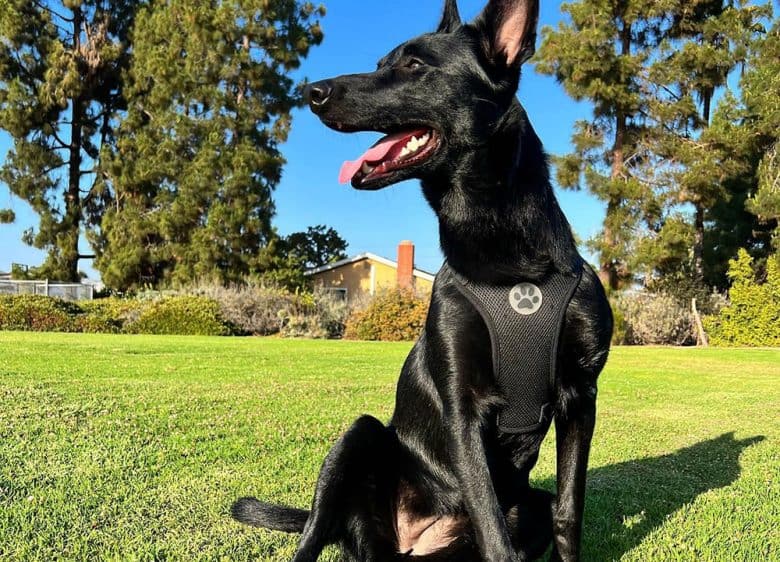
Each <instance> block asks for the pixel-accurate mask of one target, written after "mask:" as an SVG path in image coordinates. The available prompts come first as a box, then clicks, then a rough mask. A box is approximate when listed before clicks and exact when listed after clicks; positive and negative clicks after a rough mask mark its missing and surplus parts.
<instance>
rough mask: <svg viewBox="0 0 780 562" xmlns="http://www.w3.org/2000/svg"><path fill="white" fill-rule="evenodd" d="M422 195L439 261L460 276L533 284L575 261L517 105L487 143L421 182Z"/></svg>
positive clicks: (541, 157) (542, 161)
mask: <svg viewBox="0 0 780 562" xmlns="http://www.w3.org/2000/svg"><path fill="white" fill-rule="evenodd" d="M423 192H424V194H425V196H426V198H427V199H428V202H429V203H430V204H431V206H432V207H433V209H434V211H435V212H436V214H437V216H438V218H439V235H440V240H441V246H442V250H443V251H444V255H445V257H446V258H447V262H448V263H449V265H450V266H451V267H453V268H454V269H455V270H456V271H458V272H459V273H461V274H462V275H465V276H466V277H469V278H472V279H478V280H484V281H494V282H502V281H507V280H514V279H518V278H520V277H524V278H527V279H538V278H540V277H543V276H544V275H545V274H546V273H548V272H550V271H559V272H561V273H564V274H565V273H571V271H572V270H573V269H574V268H575V267H577V264H578V263H579V260H580V258H579V255H578V253H577V249H576V245H575V242H574V237H573V235H572V232H571V228H570V226H569V223H568V222H567V220H566V218H565V217H564V215H563V212H562V211H561V209H560V207H559V205H558V201H557V200H556V198H555V194H554V193H553V190H552V187H551V185H550V178H549V167H548V163H547V158H546V155H545V154H544V150H543V149H542V144H541V141H540V140H539V138H538V137H537V135H536V132H535V131H534V130H533V128H532V127H531V125H530V124H529V123H528V120H527V119H526V118H525V114H524V112H523V109H522V107H521V106H520V104H519V102H517V101H514V102H513V104H512V107H511V108H510V110H509V111H508V112H507V114H506V115H505V117H504V119H503V120H502V123H501V124H500V125H499V126H498V127H497V131H496V133H495V134H494V135H493V137H492V138H491V140H490V142H489V143H488V144H487V145H485V146H483V147H480V148H478V149H476V150H474V151H472V152H470V153H466V154H464V155H463V156H461V158H460V160H459V162H457V163H456V165H455V166H453V170H452V171H451V172H448V173H447V177H439V178H429V179H426V180H424V181H423Z"/></svg>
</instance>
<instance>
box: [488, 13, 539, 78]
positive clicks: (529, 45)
mask: <svg viewBox="0 0 780 562" xmlns="http://www.w3.org/2000/svg"><path fill="white" fill-rule="evenodd" d="M538 22H539V0H490V1H489V2H488V5H487V6H486V7H485V9H484V10H483V11H482V13H481V14H480V15H479V17H478V18H477V19H476V21H475V22H474V25H475V26H476V27H477V29H479V30H480V32H481V34H482V37H483V39H482V40H483V47H484V49H485V54H486V55H487V57H488V60H490V61H491V62H492V63H493V64H495V65H497V66H503V67H505V68H515V69H519V68H520V66H521V65H522V64H523V63H524V62H525V61H527V60H528V59H529V58H531V56H533V54H534V50H535V48H536V27H537V24H538Z"/></svg>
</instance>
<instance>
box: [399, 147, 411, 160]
mask: <svg viewBox="0 0 780 562" xmlns="http://www.w3.org/2000/svg"><path fill="white" fill-rule="evenodd" d="M409 154H411V152H410V151H409V149H408V148H406V147H404V149H403V150H402V151H401V158H403V157H404V156H409Z"/></svg>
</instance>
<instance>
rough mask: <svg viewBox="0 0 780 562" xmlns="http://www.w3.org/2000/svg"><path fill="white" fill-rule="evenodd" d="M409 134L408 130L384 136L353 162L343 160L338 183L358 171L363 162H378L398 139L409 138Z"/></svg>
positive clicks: (346, 180) (344, 181) (348, 179)
mask: <svg viewBox="0 0 780 562" xmlns="http://www.w3.org/2000/svg"><path fill="white" fill-rule="evenodd" d="M411 136H412V135H411V134H409V133H408V132H406V133H397V134H395V135H389V136H386V137H385V138H383V139H382V140H380V141H379V142H378V143H376V144H375V145H374V146H372V147H371V148H370V149H368V151H367V152H366V153H365V154H364V155H363V156H361V157H360V158H359V159H357V160H355V161H354V162H349V161H347V162H344V164H342V165H341V171H340V172H339V183H347V182H348V181H350V180H351V179H352V178H353V177H354V175H355V174H357V173H358V170H360V168H362V167H363V163H364V162H379V161H380V160H382V159H383V158H384V157H385V156H387V155H388V154H389V153H390V151H391V150H392V149H393V147H394V146H395V145H396V144H398V142H399V141H402V140H404V139H406V138H411Z"/></svg>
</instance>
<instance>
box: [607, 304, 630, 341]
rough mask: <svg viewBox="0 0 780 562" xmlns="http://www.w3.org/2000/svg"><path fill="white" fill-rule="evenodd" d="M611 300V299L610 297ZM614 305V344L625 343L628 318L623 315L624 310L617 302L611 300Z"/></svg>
mask: <svg viewBox="0 0 780 562" xmlns="http://www.w3.org/2000/svg"><path fill="white" fill-rule="evenodd" d="M610 301H611V299H610ZM610 304H611V305H612V320H613V327H612V345H624V344H625V343H626V335H627V334H626V332H627V331H628V327H627V326H626V319H625V316H623V311H622V310H620V307H619V306H617V304H615V303H613V302H610Z"/></svg>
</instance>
